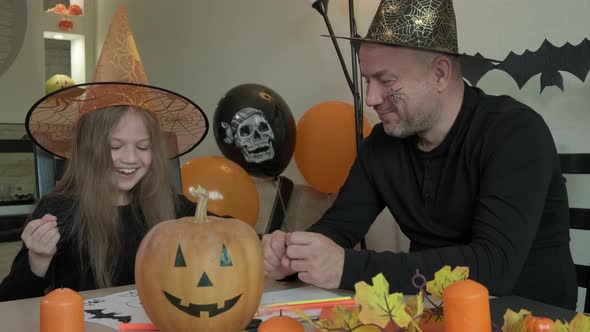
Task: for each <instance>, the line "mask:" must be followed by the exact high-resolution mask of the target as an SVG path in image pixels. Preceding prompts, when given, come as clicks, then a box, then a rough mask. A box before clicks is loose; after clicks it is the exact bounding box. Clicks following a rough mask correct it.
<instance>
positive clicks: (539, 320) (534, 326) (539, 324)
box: [527, 316, 554, 332]
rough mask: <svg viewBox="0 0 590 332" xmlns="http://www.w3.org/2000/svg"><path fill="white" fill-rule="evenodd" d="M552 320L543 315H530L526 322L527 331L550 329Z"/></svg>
mask: <svg viewBox="0 0 590 332" xmlns="http://www.w3.org/2000/svg"><path fill="white" fill-rule="evenodd" d="M553 324H554V322H553V321H552V320H551V319H549V318H545V317H536V316H535V317H532V318H531V319H530V320H529V322H528V324H527V332H543V331H551V327H553Z"/></svg>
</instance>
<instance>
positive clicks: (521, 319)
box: [502, 309, 533, 332]
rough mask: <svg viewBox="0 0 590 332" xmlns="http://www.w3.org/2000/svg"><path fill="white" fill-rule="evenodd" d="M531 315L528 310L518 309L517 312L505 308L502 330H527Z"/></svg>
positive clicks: (519, 331) (525, 331) (512, 331)
mask: <svg viewBox="0 0 590 332" xmlns="http://www.w3.org/2000/svg"><path fill="white" fill-rule="evenodd" d="M532 317H533V315H532V314H531V313H530V311H527V310H524V309H522V310H520V311H519V312H518V313H516V312H514V311H512V310H510V309H507V310H506V313H505V314H504V325H502V332H527V324H528V322H529V320H531V318H532Z"/></svg>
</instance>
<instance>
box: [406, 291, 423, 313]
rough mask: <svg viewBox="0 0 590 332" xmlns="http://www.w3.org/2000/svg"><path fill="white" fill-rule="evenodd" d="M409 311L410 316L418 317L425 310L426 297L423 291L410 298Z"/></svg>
mask: <svg viewBox="0 0 590 332" xmlns="http://www.w3.org/2000/svg"><path fill="white" fill-rule="evenodd" d="M407 307H408V310H407V311H408V313H409V314H410V316H412V317H414V318H416V317H418V316H420V315H422V313H423V312H424V297H423V293H422V291H420V292H419V293H418V294H417V295H416V296H415V297H411V298H409V299H408V304H407Z"/></svg>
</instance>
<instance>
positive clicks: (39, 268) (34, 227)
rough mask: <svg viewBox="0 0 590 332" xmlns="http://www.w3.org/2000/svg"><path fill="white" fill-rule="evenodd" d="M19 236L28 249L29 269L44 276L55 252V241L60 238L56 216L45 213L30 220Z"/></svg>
mask: <svg viewBox="0 0 590 332" xmlns="http://www.w3.org/2000/svg"><path fill="white" fill-rule="evenodd" d="M21 238H22V239H23V242H24V244H25V246H26V247H27V248H28V249H29V265H30V266H31V271H33V273H34V274H36V275H37V276H39V277H44V276H45V274H46V273H47V269H48V268H49V263H51V259H52V258H53V256H54V255H55V253H56V252H57V242H58V241H59V238H60V234H59V229H58V228H57V218H56V217H55V216H52V215H50V214H46V215H44V216H43V217H42V218H41V219H35V220H32V221H30V222H29V223H28V224H27V226H25V229H24V230H23V233H22V234H21Z"/></svg>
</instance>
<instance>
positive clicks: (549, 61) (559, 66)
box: [461, 38, 590, 92]
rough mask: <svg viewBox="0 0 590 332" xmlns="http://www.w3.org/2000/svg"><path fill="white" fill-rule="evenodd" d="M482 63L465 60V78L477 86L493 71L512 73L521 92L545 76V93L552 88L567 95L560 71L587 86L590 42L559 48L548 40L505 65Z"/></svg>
mask: <svg viewBox="0 0 590 332" xmlns="http://www.w3.org/2000/svg"><path fill="white" fill-rule="evenodd" d="M479 57H480V58H481V59H473V58H465V57H464V58H462V59H461V64H462V68H463V76H464V77H465V78H466V79H467V80H468V81H469V82H470V83H471V84H473V85H477V82H479V80H480V79H481V78H482V77H483V76H484V75H485V74H486V73H487V72H489V71H490V70H492V69H500V70H503V71H505V72H506V73H508V75H510V76H511V77H512V78H513V79H514V81H516V84H517V85H518V87H519V88H520V89H522V87H523V86H524V85H525V84H526V83H527V82H528V81H529V80H530V79H531V78H532V77H533V76H535V75H537V74H539V73H540V74H541V92H543V90H544V89H545V88H546V87H548V86H556V87H558V88H560V89H561V91H563V77H562V76H561V73H559V71H567V72H569V73H571V74H573V75H574V76H576V77H577V78H579V79H580V81H582V82H584V80H585V79H586V76H587V75H588V71H590V40H588V39H587V38H585V39H584V40H583V41H582V42H580V43H579V44H578V45H572V44H570V43H565V44H564V45H563V46H561V47H556V46H555V45H553V44H551V43H550V42H549V41H548V40H547V39H545V40H544V41H543V44H541V47H539V49H538V50H537V51H534V52H531V51H529V50H526V51H525V52H524V53H522V54H516V53H514V52H510V53H509V54H508V56H507V57H506V58H505V59H504V61H502V62H500V63H499V64H498V65H494V64H493V63H491V62H490V61H487V60H485V59H483V57H481V55H479Z"/></svg>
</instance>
